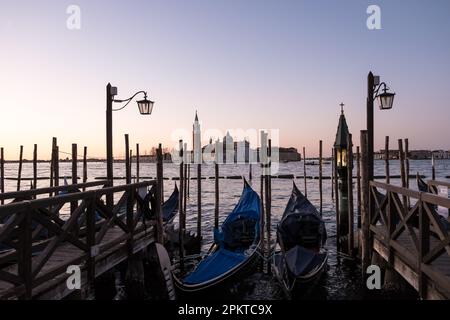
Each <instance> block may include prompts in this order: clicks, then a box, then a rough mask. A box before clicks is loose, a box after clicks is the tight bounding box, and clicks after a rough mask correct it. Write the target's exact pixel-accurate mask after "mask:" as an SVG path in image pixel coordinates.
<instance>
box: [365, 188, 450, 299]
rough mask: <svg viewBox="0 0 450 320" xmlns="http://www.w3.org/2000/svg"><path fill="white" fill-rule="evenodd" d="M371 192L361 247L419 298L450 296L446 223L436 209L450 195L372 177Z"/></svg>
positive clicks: (445, 204)
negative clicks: (365, 236) (392, 183)
mask: <svg viewBox="0 0 450 320" xmlns="http://www.w3.org/2000/svg"><path fill="white" fill-rule="evenodd" d="M370 197H371V199H372V200H371V201H372V202H373V209H371V210H370V212H369V215H368V218H369V228H368V235H367V238H366V239H368V241H367V240H366V242H365V243H364V241H363V247H364V246H368V247H370V250H374V251H376V252H377V253H378V254H379V255H380V256H381V257H382V258H383V259H384V260H386V262H387V263H388V265H390V266H391V267H392V268H393V269H395V270H396V271H397V272H398V273H399V274H400V275H401V276H402V277H403V278H404V279H405V280H406V281H407V282H408V283H409V284H410V285H411V286H412V287H414V288H415V289H416V290H417V291H418V292H419V296H420V297H421V298H422V299H450V230H449V226H450V223H449V222H448V221H447V220H445V218H443V217H441V216H440V215H439V214H438V212H437V210H436V208H437V207H438V206H441V207H444V208H450V199H447V198H444V197H440V196H438V195H435V194H432V193H429V192H419V191H414V190H411V189H408V188H402V187H397V186H393V185H390V184H385V183H381V182H375V181H371V182H370ZM363 221H367V218H366V217H363ZM365 223H367V222H365ZM363 253H364V250H363ZM369 256H371V254H370V253H369Z"/></svg>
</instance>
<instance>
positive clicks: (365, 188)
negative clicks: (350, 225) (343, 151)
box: [360, 130, 371, 279]
mask: <svg viewBox="0 0 450 320" xmlns="http://www.w3.org/2000/svg"><path fill="white" fill-rule="evenodd" d="M368 140H369V139H368V134H367V130H362V131H361V143H360V146H361V168H362V172H361V191H362V194H361V195H362V197H361V204H362V206H361V209H362V211H361V245H362V259H361V260H362V273H363V279H366V277H367V274H366V270H367V267H368V266H369V265H370V261H371V247H370V246H371V242H370V221H371V220H370V212H369V198H370V187H369V182H370V181H369V158H368V153H369V148H368Z"/></svg>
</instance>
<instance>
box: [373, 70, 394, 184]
mask: <svg viewBox="0 0 450 320" xmlns="http://www.w3.org/2000/svg"><path fill="white" fill-rule="evenodd" d="M382 87H383V89H382V90H383V91H382V92H380V90H381V88H382ZM388 91H389V88H388V87H387V86H386V83H384V82H382V83H380V77H379V76H374V75H373V73H372V72H369V75H368V77H367V136H368V143H367V150H368V152H369V154H368V157H367V158H368V159H367V160H368V164H369V168H368V171H369V174H368V181H372V180H373V168H374V164H373V162H374V158H373V153H374V142H373V140H374V139H373V137H374V128H373V127H374V126H373V109H374V102H375V100H377V99H378V103H379V107H380V110H389V109H392V105H393V104H394V97H395V93H391V92H388Z"/></svg>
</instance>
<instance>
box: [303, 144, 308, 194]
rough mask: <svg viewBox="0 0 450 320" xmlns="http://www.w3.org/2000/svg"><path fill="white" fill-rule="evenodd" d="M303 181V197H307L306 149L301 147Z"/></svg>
mask: <svg viewBox="0 0 450 320" xmlns="http://www.w3.org/2000/svg"><path fill="white" fill-rule="evenodd" d="M303 181H304V183H305V197H308V189H307V188H306V150H305V147H303Z"/></svg>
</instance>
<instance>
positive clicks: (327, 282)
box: [5, 160, 450, 299]
mask: <svg viewBox="0 0 450 320" xmlns="http://www.w3.org/2000/svg"><path fill="white" fill-rule="evenodd" d="M436 163H437V168H436V173H437V177H438V178H439V180H446V181H449V179H446V178H445V176H446V175H449V173H448V168H450V166H449V164H450V161H449V160H442V161H436ZM17 167H18V166H17V164H10V163H8V164H6V167H5V176H7V177H16V176H17ZM114 167H115V168H114V170H115V175H117V176H124V175H125V174H124V172H125V170H124V164H123V163H116V164H115V166H114ZM410 168H411V169H410V173H411V174H415V173H416V172H419V173H420V174H422V175H425V176H426V177H427V178H428V179H429V178H430V177H431V162H430V161H422V160H416V161H410ZM31 170H32V165H31V164H30V163H25V164H24V166H23V173H22V176H23V177H31V176H32V171H31ZM78 170H79V172H82V168H81V164H80V167H79V169H78ZM318 170H319V168H318V166H307V175H308V176H314V177H317V176H318ZM390 170H391V175H399V162H398V161H391V164H390ZM132 171H133V172H132V173H133V174H134V172H135V167H134V165H133V170H132ZM38 172H39V176H48V175H49V164H48V163H39V167H38ZM155 172H156V166H155V164H152V163H142V164H141V167H140V174H141V176H152V177H154V176H155ZM178 172H179V168H178V166H176V165H173V164H165V165H164V175H165V176H166V177H176V176H178ZM196 172H197V171H196V169H195V168H194V166H191V177H195V176H196ZM330 173H331V166H330V164H326V165H324V168H323V175H324V176H330ZM105 174H106V169H105V164H104V163H101V162H96V163H88V176H89V181H92V180H94V178H95V177H99V176H105ZM259 174H260V170H259V167H258V166H256V165H253V177H254V179H253V181H251V185H252V187H253V188H254V190H255V191H257V192H258V193H259V190H260V184H259ZM278 174H294V175H295V176H302V175H303V163H302V162H291V163H281V164H280V170H279V172H278ZM60 175H61V177H63V176H67V177H70V176H71V164H70V163H61V164H60ZM220 175H224V176H227V175H243V176H245V177H247V178H248V176H249V166H248V165H222V166H221V167H220ZM375 175H384V162H383V161H376V164H375ZM202 176H204V177H213V176H214V167H213V166H209V165H203V166H202ZM295 182H296V184H297V186H298V187H299V189H300V190H301V191H304V190H303V189H304V182H303V179H295ZM120 183H124V181H120V180H116V181H115V184H120ZM201 183H202V193H201V197H202V199H201V201H202V235H203V238H204V245H203V248H204V249H205V250H207V249H209V246H210V244H211V242H212V240H213V231H212V228H213V224H214V180H213V179H206V180H201ZM391 183H393V184H396V185H400V183H401V182H400V180H399V179H392V180H391ZM174 185H175V181H171V180H165V181H164V194H165V198H167V197H168V196H169V195H170V194H171V193H172V191H173V187H174ZM16 186H17V182H16V181H11V180H7V181H6V190H7V191H13V190H15V189H16ZM44 186H48V181H47V180H39V182H38V187H44ZM242 187H243V184H242V181H240V180H231V179H230V180H228V179H224V180H220V221H221V222H222V221H223V220H224V219H225V217H226V216H227V214H228V213H229V212H231V211H232V209H233V207H234V205H235V204H236V203H237V201H238V200H239V197H240V194H241V191H242ZM410 187H411V188H414V189H416V187H417V186H416V183H415V180H411V181H410ZM22 188H23V189H27V188H29V183H26V182H23V183H22ZM291 188H292V180H287V179H273V180H272V230H274V229H275V227H276V225H277V223H278V221H279V219H280V217H281V215H282V213H283V210H284V207H285V205H286V203H287V201H288V198H289V196H290V192H291ZM307 188H308V197H309V200H310V201H311V202H312V203H313V204H315V205H316V206H317V207H318V206H319V193H318V190H319V181H318V180H316V179H315V180H307ZM196 197H197V181H196V180H192V181H191V182H190V189H189V198H188V201H187V217H186V223H187V228H188V230H191V231H196V230H195V229H196V221H197V199H196ZM354 199H356V195H355V196H354ZM355 208H356V205H355ZM355 216H356V215H355ZM323 217H324V220H325V223H326V227H327V231H328V235H329V240H328V243H327V247H328V250H329V253H330V255H329V260H328V264H329V270H328V272H327V274H326V275H325V276H324V277H323V278H322V279H321V280H320V283H319V285H318V286H316V288H315V290H314V291H312V292H310V293H309V294H308V296H307V297H306V298H315V299H363V298H386V297H389V298H408V297H412V298H415V294H414V293H412V292H411V291H407V292H405V291H402V292H388V293H386V292H376V293H373V292H372V293H370V294H368V293H367V292H366V290H364V287H365V286H364V284H363V283H361V274H362V271H361V268H360V267H359V265H358V264H357V263H356V262H354V261H352V260H349V259H347V258H344V257H340V256H339V255H338V254H337V253H336V250H335V234H336V232H335V231H336V230H335V229H336V228H335V227H336V226H335V209H334V201H333V200H332V199H331V180H324V181H323ZM355 219H356V218H355ZM175 221H177V218H176V219H175ZM272 239H275V234H273V236H272ZM229 290H230V293H231V294H233V293H234V295H237V296H238V297H240V298H249V299H279V298H283V294H282V291H281V289H280V288H279V286H278V285H277V283H276V282H275V281H273V279H272V278H271V277H270V276H265V275H262V274H255V275H253V276H251V277H249V278H248V279H245V280H244V281H242V282H240V283H239V284H237V285H236V286H234V287H233V288H229Z"/></svg>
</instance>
